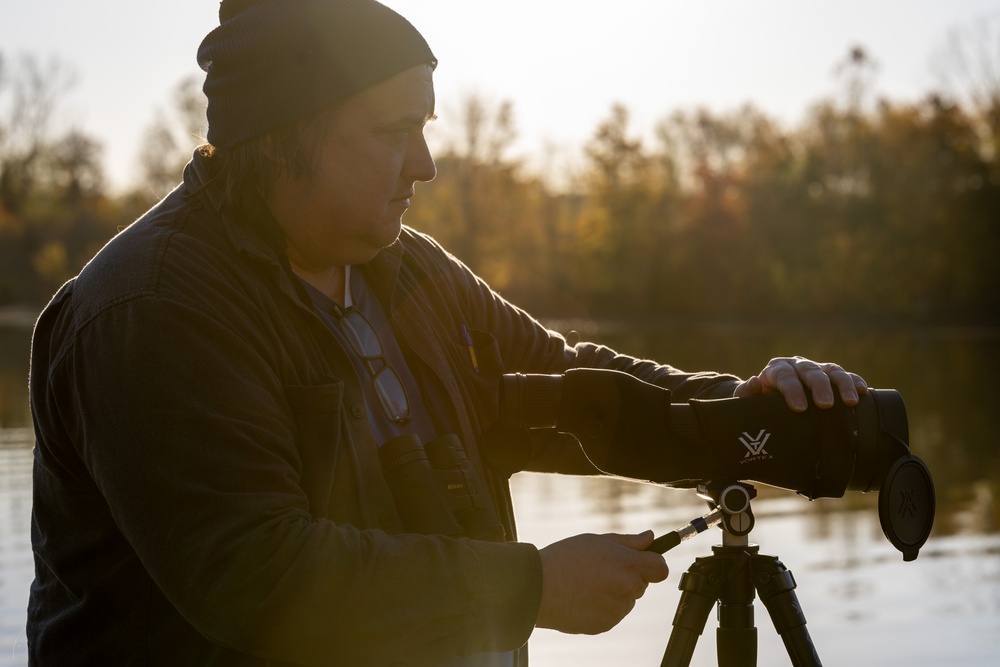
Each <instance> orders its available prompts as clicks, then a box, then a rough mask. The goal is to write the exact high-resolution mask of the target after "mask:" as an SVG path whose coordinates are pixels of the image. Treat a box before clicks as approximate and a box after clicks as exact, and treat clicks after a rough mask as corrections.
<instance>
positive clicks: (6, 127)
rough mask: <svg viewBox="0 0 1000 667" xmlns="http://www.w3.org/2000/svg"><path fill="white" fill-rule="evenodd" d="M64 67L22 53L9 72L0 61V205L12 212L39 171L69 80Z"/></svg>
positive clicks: (30, 188) (32, 183)
mask: <svg viewBox="0 0 1000 667" xmlns="http://www.w3.org/2000/svg"><path fill="white" fill-rule="evenodd" d="M75 78H76V77H75V74H74V73H73V72H72V71H70V70H69V69H68V68H67V67H66V65H65V64H64V63H62V62H61V61H59V60H57V59H50V60H48V61H47V62H45V63H42V62H40V61H39V60H38V59H37V58H36V57H34V56H31V55H24V56H21V57H20V58H18V59H17V61H16V62H15V64H14V66H13V68H11V67H8V65H7V61H6V60H5V59H2V58H0V207H3V208H4V209H6V210H7V211H9V212H11V213H17V212H18V211H19V210H20V209H21V207H22V206H23V205H24V203H25V201H26V200H27V198H28V197H29V196H30V194H31V192H32V190H33V189H34V187H35V184H36V183H37V181H38V179H39V177H40V170H41V169H43V168H44V165H43V162H44V156H45V152H46V150H47V147H48V145H49V144H50V142H51V140H50V134H51V132H52V119H53V115H54V114H55V111H56V109H57V107H58V103H59V100H60V97H61V95H63V94H64V93H65V92H66V91H67V90H68V89H69V88H71V87H72V85H73V83H74V82H75Z"/></svg>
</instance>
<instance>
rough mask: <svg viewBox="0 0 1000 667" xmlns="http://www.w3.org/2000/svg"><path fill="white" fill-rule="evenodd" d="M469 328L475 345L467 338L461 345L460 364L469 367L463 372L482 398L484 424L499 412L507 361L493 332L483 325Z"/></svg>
mask: <svg viewBox="0 0 1000 667" xmlns="http://www.w3.org/2000/svg"><path fill="white" fill-rule="evenodd" d="M468 332H469V336H470V338H471V339H472V346H471V349H470V346H469V345H468V344H466V343H464V342H463V343H462V344H461V345H460V347H461V348H462V349H460V350H457V353H458V354H459V357H460V358H461V365H460V367H464V368H466V369H467V372H466V373H464V374H463V375H464V377H466V378H469V380H470V382H471V386H472V388H473V391H474V393H475V395H476V399H477V400H478V402H479V411H480V415H481V417H482V423H481V424H480V427H481V428H482V427H485V426H487V425H489V424H491V423H492V422H494V421H496V419H497V417H498V416H499V408H498V403H497V401H498V397H499V393H500V376H501V375H503V373H504V364H503V358H502V357H501V356H500V345H499V344H498V343H497V339H496V338H494V337H493V334H491V333H490V332H488V331H483V330H482V329H469V330H468Z"/></svg>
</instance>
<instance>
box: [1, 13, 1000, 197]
mask: <svg viewBox="0 0 1000 667" xmlns="http://www.w3.org/2000/svg"><path fill="white" fill-rule="evenodd" d="M384 4H387V5H389V6H390V7H392V8H393V9H395V10H396V11H398V12H399V13H401V14H403V15H404V16H406V17H407V18H408V19H409V20H410V21H411V22H412V23H413V24H414V25H415V26H416V27H417V29H418V30H420V31H421V33H423V35H424V36H425V38H426V39H427V41H428V43H429V44H430V46H431V48H432V50H433V51H434V53H435V55H436V56H437V57H438V60H439V63H440V64H439V66H438V69H437V71H436V72H435V86H436V90H437V99H438V115H439V117H440V118H439V120H438V121H437V122H436V124H435V125H437V124H442V125H443V126H446V124H447V123H448V122H449V118H451V119H454V118H455V117H456V116H457V115H458V112H457V108H458V105H459V103H460V101H461V100H462V99H464V98H465V97H466V96H468V95H470V94H476V95H479V96H481V97H483V98H484V99H485V100H486V101H487V102H491V103H496V104H499V103H500V102H503V101H510V102H511V103H512V104H513V108H514V114H515V120H516V125H517V128H518V136H519V139H518V143H517V145H516V150H518V151H519V152H520V153H521V154H524V155H527V156H535V157H536V158H537V157H538V155H539V154H540V153H545V152H555V153H558V152H560V151H572V150H573V149H574V147H575V148H579V147H581V146H582V145H583V144H584V143H585V142H586V141H587V139H588V138H589V137H590V136H591V135H592V134H593V132H594V130H595V129H596V128H597V126H598V124H599V123H600V122H601V121H602V120H604V119H606V118H607V117H608V116H609V113H610V109H611V107H612V105H613V104H615V103H621V104H623V105H625V106H626V107H627V108H628V109H629V110H630V112H631V117H632V127H633V128H635V130H636V131H637V132H642V131H644V130H651V129H652V127H653V126H654V125H655V123H656V122H657V121H658V120H660V119H662V118H665V117H666V116H668V115H669V114H670V113H671V112H673V111H675V110H691V109H694V108H697V107H699V106H704V107H707V108H709V109H712V110H713V111H716V112H726V111H734V110H736V109H738V108H739V107H740V106H741V105H742V104H744V103H746V102H752V103H753V104H755V105H756V106H757V107H758V108H760V109H761V110H763V111H764V112H766V113H768V114H769V115H771V116H773V117H775V118H777V119H779V120H781V121H783V122H785V123H788V124H790V125H793V124H795V123H797V122H799V121H801V120H802V118H803V117H804V114H805V113H806V111H807V109H808V108H809V106H810V105H812V104H813V103H815V102H817V101H819V100H820V99H822V98H824V97H827V96H830V95H833V94H834V93H835V92H836V90H837V83H836V80H835V78H834V74H833V72H834V68H835V66H836V65H837V63H839V62H841V61H843V60H844V58H845V57H846V55H847V53H848V51H849V50H850V49H851V48H852V47H854V46H862V47H864V48H865V49H866V51H867V52H868V54H869V55H870V56H871V57H872V58H873V59H874V60H875V62H876V63H877V65H878V70H877V78H876V80H875V86H876V91H877V93H878V94H880V95H882V96H885V97H888V98H889V99H892V100H894V101H915V100H917V99H919V98H920V97H922V95H923V94H924V93H926V92H928V91H929V90H931V89H933V88H936V87H938V84H939V83H940V79H939V78H938V77H937V75H936V74H935V69H934V65H933V60H934V59H935V58H937V57H939V56H940V54H941V53H942V52H943V50H944V48H945V44H946V40H947V37H948V34H949V31H951V30H954V29H956V28H961V27H966V28H967V27H969V26H971V25H974V24H975V23H976V22H980V21H982V20H984V19H986V18H988V17H997V16H1000V0H876V1H873V0H836V1H830V0H755V1H750V0H714V1H712V0H701V1H698V0H683V1H681V0H614V1H612V2H608V1H606V0H605V1H601V2H596V1H592V0H503V2H481V1H479V0H384ZM217 24H218V2H215V1H212V0H171V1H170V2H148V1H147V0H89V1H86V2H85V1H82V0H0V54H2V55H3V56H5V57H7V58H16V57H18V56H20V55H21V54H31V55H33V56H35V57H37V58H41V59H43V60H46V59H50V58H56V59H58V60H60V61H62V62H64V63H65V64H66V65H67V66H69V67H70V68H71V69H72V70H73V72H74V73H75V77H74V78H75V83H74V85H73V87H72V88H71V89H70V90H69V91H67V92H66V93H65V95H63V96H62V98H61V100H60V107H59V109H58V116H57V118H58V119H60V120H61V122H62V124H63V125H64V126H72V127H73V128H75V129H79V130H82V131H84V132H85V133H87V134H88V135H90V136H92V137H95V138H96V139H97V140H98V141H100V142H101V143H102V144H103V146H104V155H105V168H106V172H107V176H108V180H109V182H110V184H111V185H112V187H123V186H125V185H126V184H128V183H129V181H130V180H131V179H132V178H133V177H134V174H135V171H136V165H137V160H138V158H137V155H138V143H139V142H140V141H141V139H142V136H143V132H144V130H145V129H146V128H147V127H148V126H149V125H150V124H151V123H152V122H153V120H154V118H155V115H156V113H157V110H161V111H162V110H165V109H167V108H168V107H169V105H170V97H171V91H172V90H173V89H174V88H175V87H176V85H177V84H178V83H179V82H180V81H181V80H182V79H184V78H185V77H187V76H191V75H199V76H200V75H201V72H200V70H199V69H198V66H197V64H196V62H195V53H196V51H197V48H198V44H199V43H200V42H201V40H202V38H203V37H204V35H205V34H207V33H208V32H209V31H210V30H211V29H212V28H214V27H215V26H216V25H217ZM3 94H4V91H3V89H0V103H2V101H3V97H2V96H3ZM446 129H447V128H446V127H444V128H441V129H440V131H445V130H446ZM435 131H439V128H437V127H435Z"/></svg>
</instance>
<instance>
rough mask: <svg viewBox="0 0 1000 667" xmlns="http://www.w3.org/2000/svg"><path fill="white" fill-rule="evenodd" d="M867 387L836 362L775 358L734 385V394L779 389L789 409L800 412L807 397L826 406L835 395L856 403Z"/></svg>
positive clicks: (849, 402) (862, 381)
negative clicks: (757, 371) (751, 375)
mask: <svg viewBox="0 0 1000 667" xmlns="http://www.w3.org/2000/svg"><path fill="white" fill-rule="evenodd" d="M867 390H868V385H867V384H866V383H865V381H864V380H863V379H862V378H861V376H859V375H857V374H855V373H849V372H847V371H845V370H844V369H843V368H841V367H840V366H839V365H837V364H833V363H818V362H815V361H812V360H810V359H806V358H805V357H776V358H774V359H772V360H771V361H769V362H768V364H767V366H765V367H764V370H762V371H761V372H760V374H759V375H755V376H753V377H752V378H750V379H749V380H746V381H745V382H743V383H741V384H740V385H739V386H737V387H736V390H735V391H734V392H733V395H734V396H750V395H753V394H768V393H772V392H779V393H781V395H782V396H784V397H785V402H786V403H787V404H788V407H789V408H791V409H792V410H795V411H796V412H802V411H804V410H806V408H808V407H809V402H808V398H807V397H808V396H811V397H812V400H813V403H815V404H816V405H817V406H818V407H821V408H829V407H832V406H833V405H834V402H835V401H834V396H835V395H836V396H839V397H840V400H842V401H843V402H844V403H845V404H846V405H857V403H858V400H859V396H860V394H863V393H864V392H865V391H867Z"/></svg>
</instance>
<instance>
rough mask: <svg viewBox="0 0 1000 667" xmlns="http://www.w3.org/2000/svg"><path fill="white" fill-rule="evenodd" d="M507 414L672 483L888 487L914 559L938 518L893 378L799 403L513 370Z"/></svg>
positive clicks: (503, 406) (603, 373)
mask: <svg viewBox="0 0 1000 667" xmlns="http://www.w3.org/2000/svg"><path fill="white" fill-rule="evenodd" d="M498 425H499V427H500V429H502V430H503V431H504V432H505V433H508V434H511V433H522V434H524V435H525V436H526V437H525V439H529V438H530V432H531V431H532V430H540V429H548V430H553V431H557V432H561V433H569V434H571V435H572V436H574V437H575V438H576V439H577V441H578V442H579V443H580V446H581V447H582V449H583V452H584V454H586V456H587V458H588V459H589V460H590V462H591V463H592V464H593V465H594V467H596V468H597V469H598V470H600V471H602V472H604V473H606V474H609V475H614V476H619V477H626V478H629V479H635V480H642V481H648V482H654V483H657V484H662V485H666V486H672V487H682V488H688V487H694V486H697V485H698V484H702V483H706V482H711V481H717V482H718V481H723V482H724V481H737V480H744V481H748V482H756V483H761V484H767V485H769V486H775V487H778V488H783V489H788V490H791V491H795V492H797V493H799V494H801V495H803V496H805V497H807V498H809V499H815V498H839V497H842V496H843V495H844V493H845V492H846V491H861V492H866V491H875V490H882V492H881V494H880V497H879V516H880V519H881V521H882V527H883V531H884V532H885V533H886V536H887V537H888V538H889V540H890V541H892V542H893V544H894V545H896V546H897V548H899V549H900V550H901V551H903V553H904V558H905V559H907V560H911V559H912V558H915V557H916V550H917V548H919V546H920V545H922V544H923V542H924V541H925V540H926V538H927V536H928V534H929V532H930V526H931V523H932V522H933V516H934V488H933V483H932V481H931V478H930V473H929V471H928V470H927V467H926V466H925V465H924V463H923V462H922V461H921V460H920V459H918V458H917V457H915V456H912V455H911V454H910V450H909V444H908V442H909V428H908V422H907V418H906V408H905V406H904V404H903V399H902V397H901V396H900V395H899V393H898V392H896V391H895V390H892V389H869V390H868V391H867V392H865V393H863V394H861V396H860V398H859V401H858V404H857V405H855V406H848V405H846V404H844V403H843V402H842V401H840V399H839V397H838V398H837V400H836V402H835V404H834V405H833V406H832V407H830V408H819V407H817V406H815V405H813V404H812V403H811V402H810V405H809V407H808V409H807V410H806V411H804V412H795V411H793V410H791V409H790V408H788V407H787V405H786V404H785V399H784V397H783V396H782V395H781V394H777V393H774V394H762V395H756V396H748V397H743V398H723V399H711V400H699V399H695V400H691V401H688V402H687V403H673V402H672V401H671V393H670V391H669V390H667V389H664V388H662V387H658V386H655V385H652V384H650V383H647V382H644V381H642V380H640V379H638V378H636V377H634V376H632V375H629V374H627V373H623V372H620V371H613V370H607V369H587V368H579V369H572V370H569V371H567V372H566V373H564V374H562V375H539V374H536V375H532V374H508V375H504V376H503V379H502V384H501V387H500V420H499V422H498ZM885 487H889V490H888V491H885V490H884V489H885ZM883 496H884V497H885V500H884V502H883Z"/></svg>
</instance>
